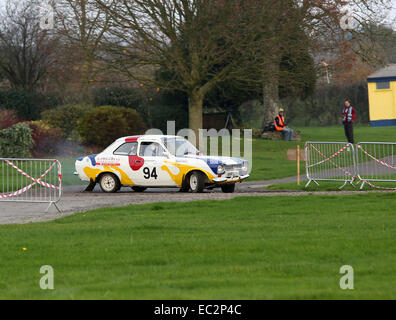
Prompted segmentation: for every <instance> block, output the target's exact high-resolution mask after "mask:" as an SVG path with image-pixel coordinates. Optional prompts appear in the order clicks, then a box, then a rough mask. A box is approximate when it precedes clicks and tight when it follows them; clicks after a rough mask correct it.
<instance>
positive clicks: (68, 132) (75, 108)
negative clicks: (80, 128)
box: [41, 105, 92, 140]
mask: <svg viewBox="0 0 396 320" xmlns="http://www.w3.org/2000/svg"><path fill="white" fill-rule="evenodd" d="M90 110H92V107H90V106H86V105H65V106H60V107H57V108H55V109H50V110H47V111H44V112H42V114H41V119H42V120H43V121H44V122H45V123H46V124H48V125H49V126H51V127H53V128H60V129H62V131H63V132H64V134H65V136H66V137H67V138H69V139H71V140H76V135H75V134H74V133H75V132H76V131H77V125H78V121H79V120H80V119H81V118H82V117H83V116H84V115H85V114H86V113H87V112H88V111H90Z"/></svg>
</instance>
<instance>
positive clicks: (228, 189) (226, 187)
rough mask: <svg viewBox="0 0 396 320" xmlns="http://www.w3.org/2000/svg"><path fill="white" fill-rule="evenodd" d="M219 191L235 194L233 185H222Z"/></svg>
mask: <svg viewBox="0 0 396 320" xmlns="http://www.w3.org/2000/svg"><path fill="white" fill-rule="evenodd" d="M221 191H223V192H224V193H234V192H235V183H231V184H223V185H222V186H221Z"/></svg>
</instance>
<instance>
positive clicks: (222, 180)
mask: <svg viewBox="0 0 396 320" xmlns="http://www.w3.org/2000/svg"><path fill="white" fill-rule="evenodd" d="M247 178H249V175H248V174H247V175H244V176H239V177H232V178H216V179H213V182H214V183H236V182H242V181H243V180H246V179H247Z"/></svg>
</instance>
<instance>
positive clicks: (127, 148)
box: [114, 142, 138, 156]
mask: <svg viewBox="0 0 396 320" xmlns="http://www.w3.org/2000/svg"><path fill="white" fill-rule="evenodd" d="M137 147H138V143H137V142H127V143H124V144H123V145H121V146H119V147H118V148H117V150H116V151H114V154H115V155H118V156H136V155H137Z"/></svg>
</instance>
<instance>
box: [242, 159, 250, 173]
mask: <svg viewBox="0 0 396 320" xmlns="http://www.w3.org/2000/svg"><path fill="white" fill-rule="evenodd" d="M248 169H249V162H247V161H244V162H243V165H242V170H243V171H248Z"/></svg>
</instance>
